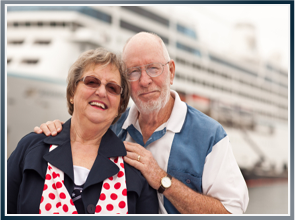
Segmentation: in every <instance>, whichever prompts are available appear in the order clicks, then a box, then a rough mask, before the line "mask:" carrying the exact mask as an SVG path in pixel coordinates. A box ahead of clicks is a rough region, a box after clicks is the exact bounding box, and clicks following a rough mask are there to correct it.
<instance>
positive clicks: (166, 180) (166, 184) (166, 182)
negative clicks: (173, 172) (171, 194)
mask: <svg viewBox="0 0 295 220" xmlns="http://www.w3.org/2000/svg"><path fill="white" fill-rule="evenodd" d="M162 185H163V186H164V187H165V188H168V187H170V186H171V180H170V179H169V178H168V177H164V178H163V179H162Z"/></svg>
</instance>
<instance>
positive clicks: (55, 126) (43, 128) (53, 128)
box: [34, 119, 64, 136]
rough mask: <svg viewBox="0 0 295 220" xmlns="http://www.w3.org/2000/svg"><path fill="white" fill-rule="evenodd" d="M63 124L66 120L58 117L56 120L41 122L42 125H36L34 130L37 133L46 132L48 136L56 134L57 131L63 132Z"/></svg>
mask: <svg viewBox="0 0 295 220" xmlns="http://www.w3.org/2000/svg"><path fill="white" fill-rule="evenodd" d="M63 124H64V122H62V121H60V120H58V119H56V120H54V121H47V122H46V123H43V124H41V125H40V127H38V126H36V127H35V128H34V132H35V133H37V134H42V133H44V134H45V135H46V136H49V135H51V136H55V135H57V133H59V132H61V130H62V125H63Z"/></svg>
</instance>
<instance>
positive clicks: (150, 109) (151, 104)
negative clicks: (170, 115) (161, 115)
mask: <svg viewBox="0 0 295 220" xmlns="http://www.w3.org/2000/svg"><path fill="white" fill-rule="evenodd" d="M169 98H170V88H169V86H167V88H165V89H162V93H161V95H160V97H159V98H158V99H157V100H149V101H147V102H143V101H141V100H140V99H137V100H135V99H134V98H133V97H132V99H133V101H134V103H135V105H136V106H137V109H138V111H139V112H140V113H142V114H151V113H157V112H159V111H160V110H161V109H162V108H164V107H165V105H166V104H167V103H168V101H169Z"/></svg>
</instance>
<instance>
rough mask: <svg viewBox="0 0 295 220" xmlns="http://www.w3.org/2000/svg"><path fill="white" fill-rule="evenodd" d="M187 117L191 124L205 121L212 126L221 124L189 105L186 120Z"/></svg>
mask: <svg viewBox="0 0 295 220" xmlns="http://www.w3.org/2000/svg"><path fill="white" fill-rule="evenodd" d="M188 119H189V120H190V121H191V122H192V123H193V124H196V122H198V124H199V125H202V124H203V123H206V124H208V125H210V126H214V127H215V126H217V127H219V126H221V124H220V123H219V122H217V121H216V120H215V119H213V118H211V117H210V116H208V115H206V114H204V113H203V112H201V111H199V110H198V109H196V108H194V107H192V106H190V105H187V119H186V120H188ZM200 123H201V124H200ZM202 126H203V125H202Z"/></svg>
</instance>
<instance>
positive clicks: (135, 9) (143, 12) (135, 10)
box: [122, 6, 169, 27]
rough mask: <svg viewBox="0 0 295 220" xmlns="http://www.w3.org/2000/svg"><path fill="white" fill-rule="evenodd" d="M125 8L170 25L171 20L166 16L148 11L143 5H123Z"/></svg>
mask: <svg viewBox="0 0 295 220" xmlns="http://www.w3.org/2000/svg"><path fill="white" fill-rule="evenodd" d="M122 8H123V9H126V10H129V11H132V12H134V13H136V14H139V15H141V16H143V17H146V18H149V19H151V20H154V21H157V22H158V23H161V24H163V25H165V26H167V27H169V20H168V19H166V18H163V17H161V16H159V15H157V14H155V13H153V12H150V11H147V10H145V9H143V8H141V7H138V6H122Z"/></svg>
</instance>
